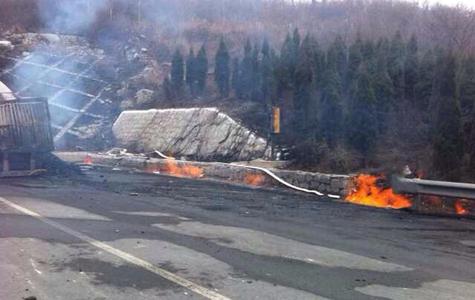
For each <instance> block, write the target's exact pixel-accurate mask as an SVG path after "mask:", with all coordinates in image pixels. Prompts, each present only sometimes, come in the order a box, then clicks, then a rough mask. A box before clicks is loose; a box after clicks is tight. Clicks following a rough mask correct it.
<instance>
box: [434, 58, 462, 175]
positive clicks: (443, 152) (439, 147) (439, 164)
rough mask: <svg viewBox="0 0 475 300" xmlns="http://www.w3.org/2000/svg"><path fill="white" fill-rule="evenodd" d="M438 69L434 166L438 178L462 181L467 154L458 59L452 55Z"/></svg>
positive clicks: (442, 59)
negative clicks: (457, 79) (460, 102)
mask: <svg viewBox="0 0 475 300" xmlns="http://www.w3.org/2000/svg"><path fill="white" fill-rule="evenodd" d="M438 66H439V68H440V70H439V71H438V77H439V78H440V86H439V99H438V109H437V119H436V124H435V126H434V128H435V137H434V141H433V150H434V156H433V166H434V169H435V171H436V174H437V175H438V177H439V178H442V179H447V180H459V179H460V167H461V166H462V164H461V161H462V156H463V153H464V152H463V133H462V121H461V113H460V106H459V102H458V99H457V84H456V73H457V66H456V60H455V57H454V56H453V55H452V54H449V55H447V56H444V57H442V58H441V61H440V62H439V64H438Z"/></svg>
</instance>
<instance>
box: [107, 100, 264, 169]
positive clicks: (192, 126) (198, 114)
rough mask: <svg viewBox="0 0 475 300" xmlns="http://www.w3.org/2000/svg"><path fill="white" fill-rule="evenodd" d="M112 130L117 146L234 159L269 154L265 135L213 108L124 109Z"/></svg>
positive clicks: (136, 149)
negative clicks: (258, 134) (260, 134)
mask: <svg viewBox="0 0 475 300" xmlns="http://www.w3.org/2000/svg"><path fill="white" fill-rule="evenodd" d="M113 133H114V136H115V138H116V141H117V146H119V147H124V148H127V149H129V150H131V151H135V152H149V151H153V150H159V151H161V152H163V153H167V154H171V155H174V156H176V157H181V156H185V157H191V158H194V159H200V160H235V161H236V160H251V159H255V158H267V157H268V156H269V155H270V148H269V147H268V146H269V145H268V143H267V141H266V140H265V139H263V138H261V137H258V136H257V135H256V134H255V133H253V132H252V131H250V130H249V129H247V128H245V127H243V126H241V125H240V124H239V123H237V122H236V121H235V120H233V119H232V118H230V117H229V116H228V115H226V114H224V113H221V112H220V111H219V110H218V109H216V108H186V109H152V110H144V111H124V112H122V114H121V115H120V116H119V118H118V119H117V120H116V122H115V123H114V126H113Z"/></svg>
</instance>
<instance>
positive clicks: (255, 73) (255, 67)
mask: <svg viewBox="0 0 475 300" xmlns="http://www.w3.org/2000/svg"><path fill="white" fill-rule="evenodd" d="M259 52H260V51H259V48H258V47H257V45H255V46H254V49H253V51H252V56H251V62H252V63H251V64H252V81H251V83H252V85H251V99H252V100H253V101H256V102H258V101H262V99H261V98H262V91H261V83H262V82H261V79H262V76H261V66H260V61H259Z"/></svg>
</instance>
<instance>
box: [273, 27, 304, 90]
mask: <svg viewBox="0 0 475 300" xmlns="http://www.w3.org/2000/svg"><path fill="white" fill-rule="evenodd" d="M297 43H300V37H299V34H298V31H296V32H294V38H292V37H291V36H290V34H287V37H286V38H285V41H284V44H283V45H282V50H281V51H280V63H279V68H278V70H277V71H278V73H277V74H278V75H277V77H278V82H279V87H280V89H281V90H285V89H291V88H292V87H293V84H294V82H293V81H294V76H295V68H296V65H297V58H298V48H297V47H296V44H297Z"/></svg>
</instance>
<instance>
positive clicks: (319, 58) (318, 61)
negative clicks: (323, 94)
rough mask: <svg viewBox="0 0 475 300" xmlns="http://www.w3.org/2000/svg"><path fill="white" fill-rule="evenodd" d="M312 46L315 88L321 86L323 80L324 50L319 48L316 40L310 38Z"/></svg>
mask: <svg viewBox="0 0 475 300" xmlns="http://www.w3.org/2000/svg"><path fill="white" fill-rule="evenodd" d="M312 48H313V51H312V52H313V59H312V62H313V66H312V68H313V74H314V79H313V81H314V85H315V88H316V89H317V90H319V89H321V88H322V85H323V81H324V79H325V63H326V59H325V52H324V51H323V50H322V49H321V48H320V45H319V44H318V42H317V41H316V40H314V39H312Z"/></svg>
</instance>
